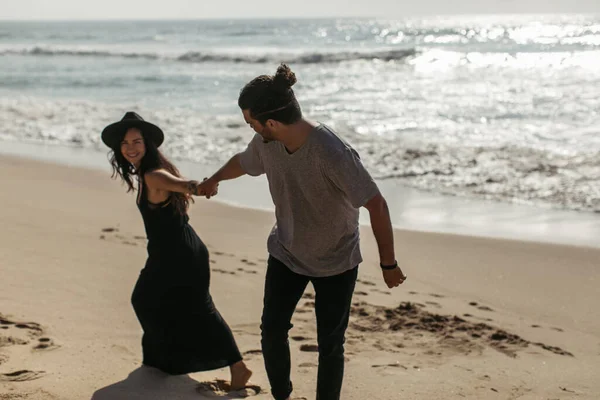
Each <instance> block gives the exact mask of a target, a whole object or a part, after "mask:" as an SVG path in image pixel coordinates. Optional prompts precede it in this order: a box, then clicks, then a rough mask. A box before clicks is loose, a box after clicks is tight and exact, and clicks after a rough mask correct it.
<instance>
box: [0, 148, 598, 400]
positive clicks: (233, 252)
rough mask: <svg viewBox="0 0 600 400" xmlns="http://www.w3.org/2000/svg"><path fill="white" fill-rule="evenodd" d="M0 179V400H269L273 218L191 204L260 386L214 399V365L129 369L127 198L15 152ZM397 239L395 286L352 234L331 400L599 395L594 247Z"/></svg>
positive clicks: (130, 229) (307, 351)
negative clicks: (353, 252)
mask: <svg viewBox="0 0 600 400" xmlns="http://www.w3.org/2000/svg"><path fill="white" fill-rule="evenodd" d="M0 169H1V170H2V175H1V178H0V184H1V186H2V190H0V222H1V225H2V229H1V230H0V235H1V236H0V243H1V245H0V399H2V400H8V399H10V400H12V399H27V400H37V399H61V400H71V399H73V400H75V399H77V400H80V399H93V400H109V399H110V400H125V399H148V400H154V399H157V400H158V399H184V400H188V399H211V398H239V397H244V396H251V397H254V398H256V399H270V398H271V397H270V395H269V386H268V381H267V377H266V374H265V372H264V367H263V364H262V357H261V352H260V336H259V320H260V314H261V306H262V291H263V281H264V273H265V270H266V258H267V256H268V255H267V253H266V237H267V234H268V232H269V231H270V229H271V227H272V225H273V222H274V216H273V214H272V213H271V212H266V211H258V210H251V209H245V208H237V207H232V206H228V205H224V204H222V203H219V202H218V201H215V200H213V199H211V200H205V199H201V198H198V199H197V200H196V203H195V204H194V205H192V208H191V211H190V218H191V220H190V222H191V224H192V225H193V227H194V228H195V229H196V231H197V232H198V234H199V235H200V237H201V238H202V239H203V240H204V241H205V243H207V245H208V246H209V249H210V251H211V263H212V281H211V292H212V295H213V297H214V299H215V303H216V305H217V307H218V308H219V310H220V312H221V313H222V314H223V316H224V317H225V319H226V320H227V322H228V323H229V324H230V326H231V327H232V329H233V331H234V334H235V337H236V340H237V341H238V344H239V346H240V348H241V350H242V351H243V353H244V355H245V357H246V359H247V361H248V364H249V365H250V367H251V368H252V369H253V370H254V376H253V378H252V383H253V384H254V385H255V386H253V387H251V388H248V389H247V390H246V391H244V392H236V393H229V394H227V393H225V392H223V391H222V390H220V387H221V386H222V385H221V383H220V382H219V380H220V379H226V378H227V377H228V371H226V370H217V371H211V372H206V373H199V374H191V375H189V376H166V375H162V374H160V373H158V372H157V371H154V370H151V369H148V368H143V367H141V366H140V361H141V345H140V340H141V329H140V326H139V324H138V321H137V319H136V317H135V315H134V312H133V309H132V307H131V304H130V296H131V292H132V290H133V285H134V283H135V281H136V279H137V276H138V274H139V272H140V270H141V268H142V267H143V265H144V262H145V259H146V248H145V245H146V239H145V234H144V229H143V224H142V219H141V217H140V215H139V212H138V210H137V208H136V205H135V197H134V195H133V194H131V193H130V194H127V193H126V191H125V187H124V186H121V185H120V183H119V182H118V181H114V180H111V179H110V174H107V173H106V172H102V171H98V170H93V169H85V168H75V167H67V166H60V165H55V164H51V163H45V162H40V161H31V160H26V159H23V158H18V157H13V156H0ZM199 178H201V177H199ZM235 184H236V183H235V182H224V183H222V186H224V185H235ZM395 240H396V252H397V258H398V260H399V262H400V263H401V265H402V266H403V269H404V272H405V273H406V274H407V275H408V280H407V281H406V283H405V284H403V285H402V286H401V287H400V288H397V289H395V290H393V291H391V290H388V289H387V287H386V286H385V284H384V283H383V279H382V278H381V275H380V271H379V267H378V258H377V251H376V246H375V242H374V239H373V236H372V233H371V232H370V227H368V226H364V227H363V231H362V250H363V256H364V259H365V261H364V263H363V264H362V265H361V267H360V273H359V275H360V282H359V284H358V286H357V289H356V292H355V296H354V306H353V309H352V317H351V324H350V327H349V329H348V332H347V336H346V337H347V346H346V355H347V363H346V375H345V384H344V390H343V394H342V398H343V399H347V400H359V399H360V400H363V399H380V400H387V399H390V400H395V399H428V400H429V399H465V398H466V399H517V398H518V399H545V400H546V399H597V398H599V397H600V381H599V380H598V379H597V378H598V371H600V310H599V309H598V307H597V304H598V301H599V300H600V285H599V283H600V262H599V260H600V249H599V248H592V247H576V246H566V245H554V244H542V243H535V242H525V241H516V240H501V239H486V238H479V237H469V236H459V235H451V234H437V233H425V232H416V231H407V230H396V234H395ZM311 293H312V292H311V291H309V292H307V293H306V294H305V297H304V299H303V300H302V301H301V303H300V304H299V306H298V310H297V313H296V315H295V317H294V321H293V322H294V328H293V329H292V331H291V332H290V337H291V339H290V342H291V348H292V358H293V366H294V368H293V371H292V375H293V376H292V379H293V382H294V386H295V388H296V391H295V393H294V395H295V396H297V397H298V398H306V399H313V398H314V392H315V382H316V363H317V352H316V331H315V321H314V313H313V310H312V305H313V304H314V303H313V298H312V295H311Z"/></svg>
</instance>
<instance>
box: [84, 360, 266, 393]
mask: <svg viewBox="0 0 600 400" xmlns="http://www.w3.org/2000/svg"><path fill="white" fill-rule="evenodd" d="M225 388H226V385H225V382H224V381H221V380H215V381H208V382H198V381H196V380H194V379H192V378H190V377H189V376H187V375H176V376H174V375H168V374H165V373H164V372H161V371H159V370H157V369H155V368H149V367H144V366H142V367H139V368H137V369H135V370H133V371H132V372H131V373H130V374H129V375H128V376H127V378H126V379H124V380H122V381H120V382H117V383H113V384H112V385H109V386H106V387H104V388H102V389H98V390H97V391H96V392H95V393H94V394H93V396H92V399H91V400H167V399H168V400H201V399H240V398H245V397H248V396H255V395H257V394H259V393H260V392H261V390H260V388H259V387H256V386H252V387H248V388H247V389H244V390H241V391H236V392H229V393H227V392H226V391H225V390H224V389H225Z"/></svg>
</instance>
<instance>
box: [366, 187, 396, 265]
mask: <svg viewBox="0 0 600 400" xmlns="http://www.w3.org/2000/svg"><path fill="white" fill-rule="evenodd" d="M365 208H366V209H367V210H369V216H370V217H371V228H372V229H373V235H375V240H376V241H377V247H378V248H379V259H380V262H381V264H383V265H392V264H394V263H395V262H396V257H395V255H394V231H393V230H392V221H391V219H390V211H389V209H388V205H387V202H386V201H385V199H384V198H383V196H382V195H381V193H378V194H376V195H375V197H373V198H372V199H371V200H369V201H368V202H367V204H365Z"/></svg>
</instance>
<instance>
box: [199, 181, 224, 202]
mask: <svg viewBox="0 0 600 400" xmlns="http://www.w3.org/2000/svg"><path fill="white" fill-rule="evenodd" d="M217 193H219V182H217V181H215V180H213V179H208V178H204V180H203V181H202V183H201V184H199V185H198V191H197V194H198V196H206V198H207V199H210V198H211V197H212V196H216V195H217Z"/></svg>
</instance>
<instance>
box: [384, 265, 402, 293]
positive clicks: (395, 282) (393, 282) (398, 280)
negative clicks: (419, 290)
mask: <svg viewBox="0 0 600 400" xmlns="http://www.w3.org/2000/svg"><path fill="white" fill-rule="evenodd" d="M382 271H383V280H384V281H385V284H386V285H387V287H388V288H390V289H391V288H393V287H397V286H400V285H401V284H402V283H404V281H405V280H406V275H404V272H402V270H401V269H400V267H396V268H394V269H382Z"/></svg>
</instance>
